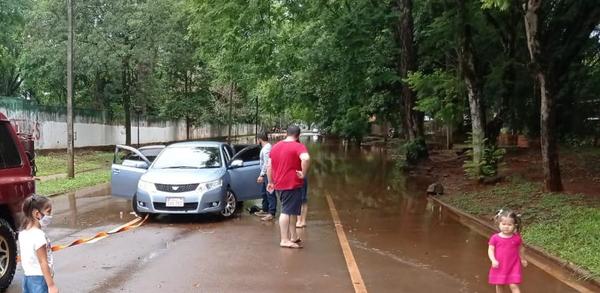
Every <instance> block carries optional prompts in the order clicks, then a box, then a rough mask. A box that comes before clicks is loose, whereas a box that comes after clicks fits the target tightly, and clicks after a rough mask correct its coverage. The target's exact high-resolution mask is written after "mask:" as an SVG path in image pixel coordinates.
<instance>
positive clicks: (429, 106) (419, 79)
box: [407, 69, 465, 125]
mask: <svg viewBox="0 0 600 293" xmlns="http://www.w3.org/2000/svg"><path fill="white" fill-rule="evenodd" d="M407 82H408V84H409V85H410V87H411V88H412V89H413V90H414V91H415V92H416V93H417V97H418V100H417V106H416V108H417V110H419V111H422V112H424V113H426V114H427V115H428V116H430V117H433V118H434V119H436V120H438V121H440V122H442V123H445V124H450V125H452V124H456V123H459V122H461V120H462V113H463V112H464V103H465V101H464V100H463V99H464V98H462V97H461V96H462V95H459V93H461V92H463V91H464V90H463V86H462V83H461V81H460V80H458V78H457V77H456V75H454V74H452V73H451V72H448V71H444V70H442V69H436V70H435V71H434V72H433V73H431V74H425V73H423V72H420V71H417V72H413V73H411V74H410V75H409V76H408V79H407Z"/></svg>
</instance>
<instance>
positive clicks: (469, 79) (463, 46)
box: [457, 0, 485, 175]
mask: <svg viewBox="0 0 600 293" xmlns="http://www.w3.org/2000/svg"><path fill="white" fill-rule="evenodd" d="M457 4H458V18H459V26H460V27H459V34H460V35H459V48H458V59H459V64H460V69H461V71H462V75H463V78H464V80H465V85H466V88H467V95H468V98H469V110H470V113H471V136H472V145H473V163H474V164H475V166H478V165H479V163H480V162H481V156H482V152H483V148H484V138H485V131H484V125H485V112H484V110H483V103H482V100H481V82H480V80H479V76H480V75H478V74H477V67H476V61H475V56H474V53H473V48H472V44H471V29H470V27H469V25H468V23H467V20H466V13H467V12H466V8H465V3H464V0H457ZM479 172H480V170H479V168H477V175H479Z"/></svg>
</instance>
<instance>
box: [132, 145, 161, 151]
mask: <svg viewBox="0 0 600 293" xmlns="http://www.w3.org/2000/svg"><path fill="white" fill-rule="evenodd" d="M164 147H165V146H164V145H162V144H156V145H147V146H143V147H141V148H139V149H138V150H147V149H160V148H164Z"/></svg>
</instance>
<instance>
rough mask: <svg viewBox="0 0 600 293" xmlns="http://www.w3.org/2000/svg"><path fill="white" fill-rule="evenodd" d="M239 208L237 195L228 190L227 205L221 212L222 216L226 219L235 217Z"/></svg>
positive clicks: (226, 195) (226, 194)
mask: <svg viewBox="0 0 600 293" xmlns="http://www.w3.org/2000/svg"><path fill="white" fill-rule="evenodd" d="M237 206H238V202H237V198H236V197H235V194H233V192H231V190H229V189H228V190H227V193H225V203H224V206H223V209H222V210H221V216H223V217H225V218H231V217H233V216H234V215H235V212H236V211H237Z"/></svg>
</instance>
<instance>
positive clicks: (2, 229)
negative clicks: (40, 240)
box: [0, 218, 17, 291]
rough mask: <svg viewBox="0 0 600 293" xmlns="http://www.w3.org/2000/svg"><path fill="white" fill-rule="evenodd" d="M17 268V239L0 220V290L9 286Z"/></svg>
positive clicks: (2, 220)
mask: <svg viewBox="0 0 600 293" xmlns="http://www.w3.org/2000/svg"><path fill="white" fill-rule="evenodd" d="M16 268H17V239H16V237H15V232H14V231H13V229H12V227H11V226H10V224H9V223H8V222H7V221H6V220H5V219H2V218H0V290H2V291H4V289H6V288H8V286H10V283H11V282H12V280H13V277H14V276H15V270H16Z"/></svg>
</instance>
